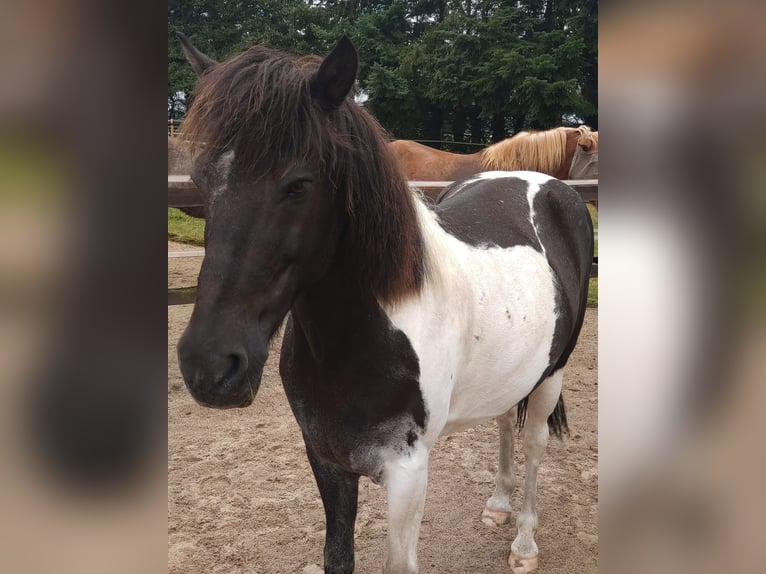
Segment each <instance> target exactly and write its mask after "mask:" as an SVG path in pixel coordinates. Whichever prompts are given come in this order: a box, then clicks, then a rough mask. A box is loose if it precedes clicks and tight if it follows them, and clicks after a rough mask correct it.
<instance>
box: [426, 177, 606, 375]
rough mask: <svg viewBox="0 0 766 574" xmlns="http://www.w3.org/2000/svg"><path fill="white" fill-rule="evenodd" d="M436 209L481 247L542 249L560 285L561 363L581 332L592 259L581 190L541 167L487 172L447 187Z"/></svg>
mask: <svg viewBox="0 0 766 574" xmlns="http://www.w3.org/2000/svg"><path fill="white" fill-rule="evenodd" d="M434 211H435V212H436V214H437V215H438V217H439V220H440V222H441V225H442V227H443V228H444V229H445V230H446V231H447V232H448V233H449V234H451V235H453V236H454V237H456V238H457V239H459V240H460V241H462V242H463V243H466V244H468V245H472V246H476V247H482V246H486V247H492V246H497V247H502V248H512V247H515V246H529V247H531V248H533V249H535V250H536V251H538V252H540V253H542V254H543V255H544V256H545V258H546V260H547V262H548V264H549V265H550V268H551V270H552V271H553V273H554V275H555V279H556V284H557V301H556V306H557V314H558V320H557V322H558V326H557V334H556V338H557V339H558V340H557V341H554V347H555V349H553V350H552V351H553V352H552V358H554V357H555V359H556V360H555V361H554V363H553V364H552V367H557V368H558V367H561V366H563V364H564V363H565V362H566V360H567V358H568V356H569V353H571V350H572V348H573V347H574V343H575V342H576V339H577V335H578V334H579V331H580V327H581V325H582V320H583V317H584V313H585V306H586V303H587V291H588V279H589V276H590V267H591V262H592V259H593V225H592V222H591V219H590V214H589V213H588V210H587V208H586V206H585V204H584V202H583V201H582V199H581V198H580V196H579V194H578V193H577V192H576V191H574V190H573V189H572V188H571V187H569V186H568V185H566V184H564V183H563V182H561V181H559V180H557V179H554V178H552V177H550V176H547V175H544V174H541V173H536V172H485V173H481V174H477V175H475V176H472V177H470V178H468V179H466V180H463V181H460V182H455V183H454V184H452V185H451V186H449V187H447V188H445V190H444V191H443V192H442V194H441V195H440V197H439V199H438V203H437V205H436V206H435V207H434Z"/></svg>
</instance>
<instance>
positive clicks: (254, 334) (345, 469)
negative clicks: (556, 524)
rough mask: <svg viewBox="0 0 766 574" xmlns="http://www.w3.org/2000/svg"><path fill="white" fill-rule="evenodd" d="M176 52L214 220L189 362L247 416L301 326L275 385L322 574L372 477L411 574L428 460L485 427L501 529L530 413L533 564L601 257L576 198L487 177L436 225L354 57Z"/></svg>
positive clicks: (393, 549)
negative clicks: (295, 440) (543, 472)
mask: <svg viewBox="0 0 766 574" xmlns="http://www.w3.org/2000/svg"><path fill="white" fill-rule="evenodd" d="M182 42H183V43H184V48H185V50H186V53H187V56H188V57H189V59H190V61H191V62H192V64H193V66H194V68H195V69H196V70H197V72H198V74H199V76H200V77H199V83H198V86H197V89H196V96H195V100H194V103H193V105H192V106H191V109H190V110H189V114H188V116H187V118H186V120H185V126H184V131H185V133H186V135H185V137H187V138H189V139H191V140H192V141H197V142H204V143H203V145H200V146H199V149H198V153H197V154H196V157H195V160H194V166H193V169H192V178H193V180H194V182H195V183H196V185H197V186H198V187H199V189H200V190H201V192H202V194H203V195H204V198H205V209H206V213H207V224H206V229H205V242H206V255H205V259H204V261H203V263H202V268H201V271H200V275H199V282H198V295H197V302H196V305H195V308H194V311H193V314H192V316H191V320H190V322H189V325H188V327H187V329H186V331H185V333H184V334H183V336H182V338H181V340H180V341H179V344H178V354H179V360H180V366H181V371H182V373H183V377H184V380H185V381H186V384H187V386H188V388H189V391H190V392H191V394H192V395H193V396H194V398H195V399H196V400H197V401H198V402H200V403H201V404H203V405H207V406H211V407H219V408H226V407H245V406H247V405H249V404H250V403H251V402H252V400H253V398H254V396H255V394H256V392H257V391H258V387H259V384H260V380H261V374H262V370H263V365H264V361H265V360H266V357H267V350H268V343H269V340H270V339H271V338H272V337H273V336H274V334H275V332H276V331H277V330H278V329H279V326H280V324H281V323H282V322H283V319H284V318H285V317H286V316H287V315H288V312H289V319H288V321H287V326H286V329H285V333H284V342H283V345H282V352H281V358H280V373H281V375H282V380H283V384H284V389H285V392H286V395H287V398H288V400H289V402H290V406H291V407H292V410H293V413H294V414H295V418H296V420H297V421H298V424H299V426H300V428H301V431H302V433H303V438H304V441H305V444H306V452H307V455H308V459H309V461H310V463H311V467H312V469H313V471H314V476H315V478H316V482H317V485H318V487H319V492H320V494H321V497H322V501H323V503H324V507H325V513H326V520H327V535H326V542H325V550H324V560H325V572H328V573H329V572H332V573H340V572H352V571H353V569H354V522H355V518H356V511H357V493H358V480H359V477H360V475H366V476H369V477H371V478H372V480H375V481H378V482H379V483H380V484H382V485H383V486H384V487H385V489H386V493H387V501H388V552H387V557H386V561H385V566H384V572H386V573H397V574H398V573H413V572H417V542H418V532H419V528H420V522H421V517H422V513H423V504H424V500H425V496H426V483H427V468H428V457H429V453H430V451H431V449H432V447H433V446H434V444H435V442H436V440H437V438H438V437H439V436H440V435H442V434H444V433H449V432H453V431H457V430H460V429H462V428H465V427H468V426H470V425H475V424H476V423H479V422H481V421H485V420H487V419H489V418H492V417H494V418H495V419H496V420H497V422H498V425H499V427H500V464H499V469H498V474H497V480H496V487H495V492H494V494H493V495H492V496H491V498H489V500H488V501H487V505H486V508H485V510H484V514H483V519H484V520H485V521H489V520H492V521H494V522H497V523H503V522H507V521H508V520H509V517H510V513H511V507H510V495H511V491H512V489H513V487H514V482H515V479H514V476H515V468H514V462H513V435H512V431H511V428H512V420H511V413H512V410H513V409H514V407H516V406H517V405H519V412H520V413H521V414H522V415H525V419H526V422H525V425H524V427H523V444H524V452H525V454H526V481H525V490H524V499H523V505H522V508H521V511H520V513H519V514H518V518H517V527H518V534H517V536H516V539H515V540H514V542H513V544H512V546H511V556H510V558H509V562H510V564H511V565H512V567H513V568H514V571H517V572H526V571H529V570H531V569H533V568H534V567H536V565H537V555H538V548H537V545H536V544H535V540H534V532H535V529H536V528H537V514H536V511H535V496H536V479H537V468H538V464H539V462H540V458H541V457H542V455H543V451H544V449H545V446H546V443H547V440H548V434H549V425H550V427H551V429H552V430H553V431H554V432H556V433H561V432H562V430H566V417H565V414H564V405H563V402H562V400H561V389H562V373H563V367H564V365H565V363H566V361H567V358H568V357H569V354H570V353H571V351H572V349H573V347H574V346H575V342H576V340H577V336H578V334H579V331H580V327H581V325H582V321H583V316H584V312H585V305H586V298H587V285H588V275H589V269H590V262H591V258H592V255H593V231H592V225H591V221H590V217H589V215H588V211H587V210H586V208H585V205H584V204H583V202H582V201H581V200H580V197H579V196H578V194H577V193H575V192H574V191H573V190H572V189H571V188H569V187H568V186H566V185H564V184H563V183H561V182H560V181H558V180H556V179H552V178H551V177H549V176H546V175H542V174H539V173H534V172H488V173H482V174H478V175H476V176H474V177H472V178H469V179H468V180H465V181H463V182H460V183H457V184H455V185H454V186H453V187H452V188H450V189H448V190H447V191H446V192H445V194H444V196H443V199H442V201H441V202H440V203H439V204H438V205H436V206H434V207H432V208H428V207H426V206H425V204H424V203H422V202H421V201H420V199H419V198H418V197H417V196H416V195H415V194H413V193H412V191H411V190H410V189H409V188H408V186H407V183H406V181H405V178H404V176H403V175H402V173H401V171H400V168H399V167H398V164H397V162H396V160H395V158H394V157H393V156H392V155H391V153H390V151H389V150H388V147H387V145H386V138H385V136H384V133H383V130H382V129H381V128H380V126H379V125H378V124H377V123H376V122H375V120H374V119H373V118H372V117H370V116H369V115H368V114H367V113H366V112H365V111H363V110H362V109H361V108H360V107H359V106H357V105H356V104H355V103H354V101H353V100H352V99H350V98H349V97H348V95H349V92H350V90H351V88H352V86H353V84H354V81H355V78H356V71H357V55H356V51H355V49H354V47H353V46H352V44H351V42H350V41H349V40H348V39H347V38H345V37H344V38H343V39H341V40H340V42H339V43H338V45H337V46H336V47H335V48H334V50H333V51H332V53H331V54H330V55H329V56H327V57H326V58H325V59H324V60H322V59H320V58H317V57H304V58H294V57H291V56H287V55H285V54H282V53H279V52H276V51H273V50H270V49H268V48H265V47H261V46H255V47H252V48H249V49H248V50H247V51H245V52H243V53H241V54H239V55H237V56H234V57H233V58H231V59H229V60H227V61H224V62H221V63H217V62H214V61H213V60H211V59H210V58H207V57H206V56H204V55H203V54H201V53H200V52H198V51H197V50H196V49H195V48H194V47H193V46H191V44H189V43H188V41H187V40H186V39H185V38H182Z"/></svg>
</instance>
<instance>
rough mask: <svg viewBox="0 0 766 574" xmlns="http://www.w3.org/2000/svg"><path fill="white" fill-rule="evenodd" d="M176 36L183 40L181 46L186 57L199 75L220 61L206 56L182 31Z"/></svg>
mask: <svg viewBox="0 0 766 574" xmlns="http://www.w3.org/2000/svg"><path fill="white" fill-rule="evenodd" d="M176 37H177V38H178V40H179V41H180V42H181V48H183V50H184V54H185V55H186V59H187V60H189V63H190V64H191V67H192V70H194V73H195V74H197V75H198V76H201V75H202V72H204V71H205V70H207V69H208V68H209V67H211V66H215V65H216V64H217V63H218V62H216V61H215V60H213V58H211V57H209V56H206V55H205V54H203V53H202V52H200V51H199V50H197V48H195V47H194V46H193V45H192V43H191V42H190V41H189V38H187V37H186V36H185V35H184V34H182V33H181V32H176Z"/></svg>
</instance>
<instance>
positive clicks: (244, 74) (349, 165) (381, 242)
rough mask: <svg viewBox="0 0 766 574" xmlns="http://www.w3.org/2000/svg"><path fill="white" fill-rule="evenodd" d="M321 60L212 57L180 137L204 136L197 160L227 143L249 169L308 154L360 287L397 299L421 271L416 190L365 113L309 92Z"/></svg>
mask: <svg viewBox="0 0 766 574" xmlns="http://www.w3.org/2000/svg"><path fill="white" fill-rule="evenodd" d="M321 61H322V60H321V59H320V58H319V57H317V56H306V57H301V58H297V57H293V56H289V55H287V54H283V53H281V52H277V51H275V50H272V49H269V48H266V47H264V46H253V47H251V48H249V49H248V50H246V51H244V52H242V53H241V54H238V55H236V56H234V57H232V58H231V59H229V60H226V61H224V62H222V63H220V64H217V65H215V66H213V67H212V68H210V69H208V71H206V72H205V74H203V75H202V76H201V77H200V79H199V83H198V85H197V88H196V90H195V94H194V100H193V102H192V105H191V107H190V109H189V111H188V113H187V116H186V119H185V120H184V123H183V126H182V132H183V136H184V137H185V138H186V139H189V140H191V141H194V142H198V144H199V143H202V144H203V145H198V146H197V147H198V151H199V153H200V154H201V156H200V158H201V159H203V161H204V160H205V159H207V160H212V159H214V158H216V157H217V156H218V155H220V154H221V153H223V152H224V151H226V150H234V151H235V159H234V162H235V165H234V166H233V167H234V169H237V170H239V171H240V172H241V173H243V174H247V175H249V176H251V177H262V176H264V175H267V174H268V175H271V176H274V177H278V176H281V175H282V174H283V173H284V172H285V171H286V170H287V169H289V168H290V167H291V166H292V165H295V164H300V163H307V162H316V163H317V164H318V165H319V169H320V171H321V172H322V173H321V174H322V176H324V177H326V179H327V180H328V181H330V182H331V183H332V185H333V188H334V189H333V191H334V193H341V194H343V197H344V198H345V205H346V211H347V214H348V218H349V226H348V232H347V233H346V236H345V237H344V240H345V249H346V255H347V256H348V257H350V259H351V261H352V266H353V267H354V268H355V269H357V271H358V275H359V280H360V281H361V283H362V286H364V285H365V284H366V285H367V286H368V287H369V288H370V289H371V290H372V292H373V293H374V294H375V296H377V297H378V298H379V299H380V300H381V301H383V302H386V303H395V302H396V301H398V300H400V299H401V298H402V297H404V296H405V295H406V294H408V293H410V292H413V291H416V290H418V289H419V288H420V286H421V284H422V281H423V276H424V273H425V261H424V255H423V253H424V250H423V240H422V236H421V234H420V229H419V226H418V221H417V215H416V209H415V200H414V196H413V194H412V193H411V191H410V189H409V187H408V185H407V182H406V180H405V178H404V175H403V174H402V172H401V169H400V167H399V164H398V163H397V161H396V158H395V157H394V156H393V154H392V153H391V152H390V151H389V150H388V147H387V140H388V138H387V136H386V134H385V132H384V130H383V128H382V127H381V126H380V125H379V124H378V123H377V122H376V121H375V119H374V118H372V116H370V115H369V114H367V113H366V112H365V111H364V110H362V108H360V107H359V106H358V105H357V104H356V103H355V102H353V100H351V99H349V98H347V99H346V100H345V101H344V102H343V103H341V104H340V105H339V106H338V107H337V108H335V109H333V110H331V111H325V110H322V109H321V108H320V107H319V105H318V104H317V103H316V102H315V101H314V99H313V98H312V96H311V91H310V80H311V78H312V76H313V75H314V73H315V72H316V71H317V70H318V68H319V65H320V64H321Z"/></svg>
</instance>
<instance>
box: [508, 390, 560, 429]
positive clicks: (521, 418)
mask: <svg viewBox="0 0 766 574" xmlns="http://www.w3.org/2000/svg"><path fill="white" fill-rule="evenodd" d="M528 402H529V397H528V396H527V397H524V398H523V399H521V402H520V403H519V404H518V408H517V412H516V415H517V422H518V424H519V431H521V429H523V428H524V423H525V422H526V420H527V403H528ZM548 430H549V431H550V432H551V433H553V435H554V436H556V438H559V439H561V438H563V436H564V434H569V425H568V424H567V410H566V407H565V406H564V395H563V394H560V395H559V400H558V402H557V403H556V406H555V407H554V408H553V412H552V413H551V414H550V415H549V416H548Z"/></svg>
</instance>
